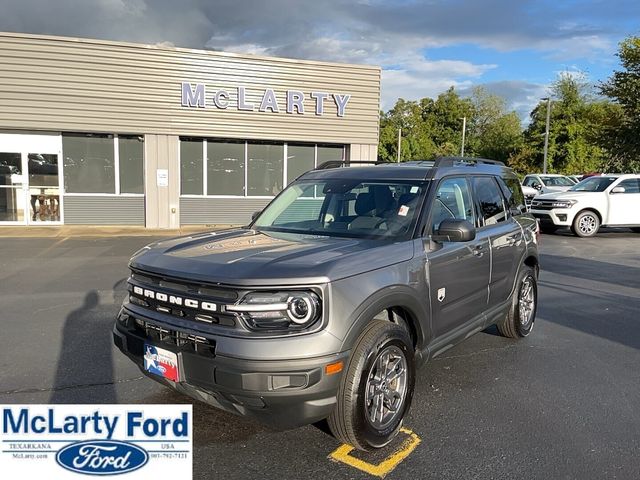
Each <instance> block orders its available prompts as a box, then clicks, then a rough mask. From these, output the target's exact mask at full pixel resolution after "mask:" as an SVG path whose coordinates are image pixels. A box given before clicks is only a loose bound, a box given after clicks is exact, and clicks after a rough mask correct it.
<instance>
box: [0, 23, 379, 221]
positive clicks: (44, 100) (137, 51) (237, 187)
mask: <svg viewBox="0 0 640 480" xmlns="http://www.w3.org/2000/svg"><path fill="white" fill-rule="evenodd" d="M379 108H380V69H379V68H378V67H372V66H366V65H347V64H337V63H327V62H316V61H306V60H292V59H285V58H271V57H263V56H254V55H244V54H242V55H241V54H232V53H224V52H217V51H205V50H191V49H184V48H173V47H167V46H164V45H141V44H132V43H121V42H111V41H102V40H88V39H78V38H66V37H52V36H41V35H30V34H29V35H27V34H17V33H0V225H60V224H67V225H137V226H146V227H147V228H161V229H163V228H179V227H180V226H184V225H214V224H242V223H245V222H247V221H248V220H249V219H250V216H251V213H253V212H254V211H256V210H259V209H261V208H262V207H263V206H264V205H266V204H267V203H268V202H269V201H270V199H272V198H273V197H274V196H275V195H276V194H277V193H278V192H279V191H280V190H282V188H283V187H284V186H286V184H287V183H289V182H290V181H291V180H293V179H295V178H296V177H297V176H299V175H300V174H302V173H303V172H305V171H307V170H310V169H312V168H314V167H316V166H318V165H320V164H321V163H323V162H325V161H328V160H347V161H348V160H375V158H376V155H377V147H378V119H379Z"/></svg>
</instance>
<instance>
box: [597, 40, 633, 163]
mask: <svg viewBox="0 0 640 480" xmlns="http://www.w3.org/2000/svg"><path fill="white" fill-rule="evenodd" d="M617 55H618V57H619V58H620V63H621V64H622V67H623V68H624V70H622V71H616V72H614V73H613V75H612V76H611V78H609V79H608V80H607V81H606V82H605V83H602V84H600V85H599V88H600V92H601V93H602V94H603V95H606V96H607V97H609V98H611V99H612V100H613V101H614V102H615V103H616V105H617V106H619V108H618V109H613V110H612V112H611V116H609V117H607V118H606V119H605V120H606V121H605V122H604V128H603V131H602V133H601V135H600V139H601V145H602V146H603V148H604V149H605V151H606V152H607V156H606V158H605V160H604V162H603V169H604V170H606V171H610V172H620V171H636V172H638V171H640V37H630V38H627V39H626V40H624V41H623V42H622V43H620V49H619V51H618V54H617Z"/></svg>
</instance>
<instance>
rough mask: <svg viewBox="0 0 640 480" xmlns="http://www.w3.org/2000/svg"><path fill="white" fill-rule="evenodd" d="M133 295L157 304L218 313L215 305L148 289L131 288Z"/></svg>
mask: <svg viewBox="0 0 640 480" xmlns="http://www.w3.org/2000/svg"><path fill="white" fill-rule="evenodd" d="M133 293H134V294H136V295H140V296H142V297H146V298H152V299H154V300H157V301H159V302H164V303H168V304H170V305H179V306H182V305H184V306H185V307H189V308H197V309H200V310H207V311H209V312H216V311H218V305H217V304H215V303H211V302H201V301H199V300H196V299H193V298H183V297H178V296H175V295H168V294H166V293H162V292H156V291H153V290H149V289H148V288H142V287H138V286H136V285H134V286H133Z"/></svg>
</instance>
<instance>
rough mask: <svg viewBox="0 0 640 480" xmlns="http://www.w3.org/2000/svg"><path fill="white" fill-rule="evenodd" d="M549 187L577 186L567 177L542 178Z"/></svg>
mask: <svg viewBox="0 0 640 480" xmlns="http://www.w3.org/2000/svg"><path fill="white" fill-rule="evenodd" d="M540 179H541V180H542V181H543V182H544V184H545V185H546V186H547V187H570V186H572V185H575V183H574V182H572V181H571V179H569V178H567V177H540Z"/></svg>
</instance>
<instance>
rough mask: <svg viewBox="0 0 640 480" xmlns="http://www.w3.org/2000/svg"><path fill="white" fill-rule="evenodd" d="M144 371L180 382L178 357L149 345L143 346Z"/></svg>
mask: <svg viewBox="0 0 640 480" xmlns="http://www.w3.org/2000/svg"><path fill="white" fill-rule="evenodd" d="M144 369H145V370H146V371H147V372H150V373H153V374H154V375H159V376H161V377H163V378H166V379H167V380H171V381H173V382H177V381H179V380H180V375H179V371H178V355H176V354H175V353H173V352H171V351H169V350H165V349H164V348H159V347H156V346H155V345H151V344H149V343H146V344H145V345H144Z"/></svg>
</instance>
